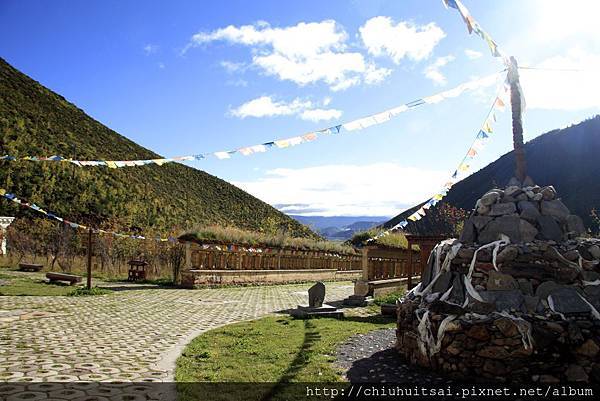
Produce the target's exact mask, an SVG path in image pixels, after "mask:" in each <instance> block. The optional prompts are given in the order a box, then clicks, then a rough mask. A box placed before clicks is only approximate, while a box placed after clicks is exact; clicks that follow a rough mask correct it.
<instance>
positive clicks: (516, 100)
mask: <svg viewBox="0 0 600 401" xmlns="http://www.w3.org/2000/svg"><path fill="white" fill-rule="evenodd" d="M508 82H509V84H510V106H511V111H512V129H513V146H514V148H515V177H516V178H517V179H518V180H519V181H520V182H521V183H523V181H524V180H525V177H527V162H526V161H525V148H524V147H523V110H522V109H521V106H522V99H521V84H520V82H519V69H518V66H517V60H516V59H515V58H514V57H512V56H511V57H510V66H509V68H508Z"/></svg>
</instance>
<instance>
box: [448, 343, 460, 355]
mask: <svg viewBox="0 0 600 401" xmlns="http://www.w3.org/2000/svg"><path fill="white" fill-rule="evenodd" d="M446 352H447V353H449V354H450V355H454V356H456V355H458V354H460V353H461V352H462V346H461V344H460V343H457V342H456V341H454V342H453V343H452V344H450V345H449V346H447V347H446Z"/></svg>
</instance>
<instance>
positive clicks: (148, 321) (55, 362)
mask: <svg viewBox="0 0 600 401" xmlns="http://www.w3.org/2000/svg"><path fill="white" fill-rule="evenodd" d="M308 287H309V285H308V284H306V285H285V286H283V285H282V286H265V287H242V288H239V287H238V288H220V289H198V290H181V289H136V287H135V286H133V287H131V289H128V290H125V291H119V292H116V293H113V294H109V295H103V296H94V297H8V296H4V297H0V382H10V383H11V385H12V387H11V385H8V384H7V385H4V386H2V384H1V383H0V399H7V400H11V394H12V395H15V394H17V395H19V397H20V398H14V397H13V398H14V399H25V398H26V397H23V396H22V395H23V394H25V393H23V391H24V390H27V391H28V393H27V394H29V393H31V394H30V396H31V397H30V398H27V399H31V400H35V399H39V398H40V397H41V398H59V399H77V398H79V397H84V396H86V397H87V396H90V391H92V393H93V389H94V388H95V387H94V386H93V383H91V384H90V383H87V384H86V383H79V384H77V385H81V386H82V388H75V387H74V386H76V385H75V384H74V385H73V386H70V387H69V388H68V389H65V388H64V387H60V386H58V387H56V388H54V387H52V386H57V384H56V383H60V382H73V381H88V382H136V383H140V382H155V381H172V380H173V369H174V363H175V359H176V358H177V356H178V355H179V354H180V352H181V350H182V349H183V346H185V344H187V343H188V342H189V341H191V339H192V338H194V337H195V336H197V335H198V334H200V333H202V332H204V331H206V330H210V329H212V328H215V327H218V326H222V325H225V324H229V323H234V322H239V321H242V320H248V319H253V318H257V317H259V316H263V315H266V314H269V313H272V312H277V311H283V310H286V309H288V308H291V307H295V306H296V305H297V304H299V303H306V302H307V296H306V289H307V288H308ZM351 293H352V285H351V284H350V283H347V282H345V283H328V284H327V300H326V301H336V300H341V299H343V298H345V297H347V296H348V295H350V294H351ZM17 382H24V383H22V384H23V386H27V387H23V388H22V389H20V391H14V387H15V386H19V385H20V384H21V383H17ZM27 382H29V383H30V384H28V383H27ZM40 382H48V383H46V387H44V384H43V383H40ZM125 384H126V383H125ZM129 384H130V385H131V383H129ZM7 386H8V387H7ZM86 386H88V387H86ZM89 386H91V387H89ZM50 387H52V388H50ZM11 388H12V389H11ZM107 388H108V390H107ZM110 388H111V387H106V386H105V387H103V391H108V392H109V393H110V391H111V390H110ZM90 389H91V390H90ZM53 391H55V392H57V394H54V395H53V394H52V392H53ZM61 391H62V392H63V393H64V392H67V393H68V394H66V393H65V394H62V395H60V394H58V393H59V392H61ZM71 392H72V393H71ZM35 393H38V394H35ZM42 395H43V397H42ZM91 395H94V394H91ZM94 396H95V397H96V399H101V396H110V394H104V395H102V394H95V395H94ZM109 398H110V397H109ZM82 399H84V398H82ZM85 399H92V398H85Z"/></svg>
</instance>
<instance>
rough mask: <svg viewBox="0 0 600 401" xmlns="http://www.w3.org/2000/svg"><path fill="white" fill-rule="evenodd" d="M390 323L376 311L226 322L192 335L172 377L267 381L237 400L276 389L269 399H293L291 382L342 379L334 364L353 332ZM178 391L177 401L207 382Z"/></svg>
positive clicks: (193, 394) (182, 386) (180, 379)
mask: <svg viewBox="0 0 600 401" xmlns="http://www.w3.org/2000/svg"><path fill="white" fill-rule="evenodd" d="M375 310H377V308H376V307H373V309H372V311H375ZM394 326H395V322H394V320H393V319H389V318H385V317H382V316H377V315H373V316H368V317H358V316H348V317H346V318H344V319H341V320H337V319H309V320H300V319H293V318H291V317H289V316H269V317H265V318H262V319H259V320H254V321H249V322H242V323H237V324H233V325H228V326H224V327H221V328H218V329H215V330H211V331H208V332H206V333H204V334H202V335H200V336H199V337H196V338H195V339H194V340H193V341H192V342H191V343H190V344H189V345H188V346H187V347H186V348H185V350H184V352H183V354H182V356H180V357H179V359H178V360H177V368H176V371H175V378H176V381H178V382H236V383H240V382H242V383H250V382H254V383H256V382H265V383H271V384H270V385H265V386H248V387H247V388H246V389H245V390H244V393H243V394H238V395H240V398H239V399H261V398H262V397H263V396H264V393H265V392H267V393H268V392H271V393H273V391H274V389H275V391H274V392H275V393H276V395H279V396H283V395H285V396H284V397H283V398H279V397H277V396H276V397H275V398H270V399H293V398H295V397H292V398H290V397H291V395H292V394H286V391H287V392H288V393H290V392H291V390H292V389H291V387H292V385H290V384H289V383H294V382H300V383H304V382H321V383H336V382H338V383H339V382H342V381H343V379H342V376H341V375H342V373H343V372H341V371H339V370H338V369H337V368H336V367H335V366H334V365H333V362H334V361H335V349H336V346H337V345H338V344H341V343H343V342H344V341H346V340H347V339H348V338H349V337H350V336H352V335H354V334H358V333H365V332H368V331H371V330H376V329H382V328H389V327H394ZM236 388H237V389H238V390H240V389H243V387H240V386H239V385H238V386H237V387H236V386H233V387H232V391H233V390H234V389H236ZM178 389H179V393H180V396H181V397H182V398H181V399H184V400H186V399H189V400H191V399H194V397H197V396H199V395H200V394H198V392H200V391H201V389H202V390H206V386H204V387H203V386H202V385H196V386H194V385H186V384H181V383H180V384H179V386H178ZM297 390H298V388H297V387H296V388H295V393H296V394H295V396H301V397H300V398H302V399H306V394H304V393H303V394H298V391H297ZM247 391H254V392H259V393H260V392H262V393H263V394H249V393H248V392H247ZM238 392H239V391H238ZM271 395H273V394H271ZM213 396H214V398H211V399H223V400H225V399H236V398H235V397H236V394H213ZM221 396H222V398H220V397H221Z"/></svg>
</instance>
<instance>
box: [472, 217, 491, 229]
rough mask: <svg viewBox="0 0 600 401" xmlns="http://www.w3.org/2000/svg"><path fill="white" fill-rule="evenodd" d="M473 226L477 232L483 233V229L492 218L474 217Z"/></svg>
mask: <svg viewBox="0 0 600 401" xmlns="http://www.w3.org/2000/svg"><path fill="white" fill-rule="evenodd" d="M472 219H473V220H472V221H473V225H474V226H475V228H476V229H477V231H481V230H482V229H483V227H485V226H486V225H487V224H488V223H489V222H490V221H492V217H489V216H473V217H472Z"/></svg>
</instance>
